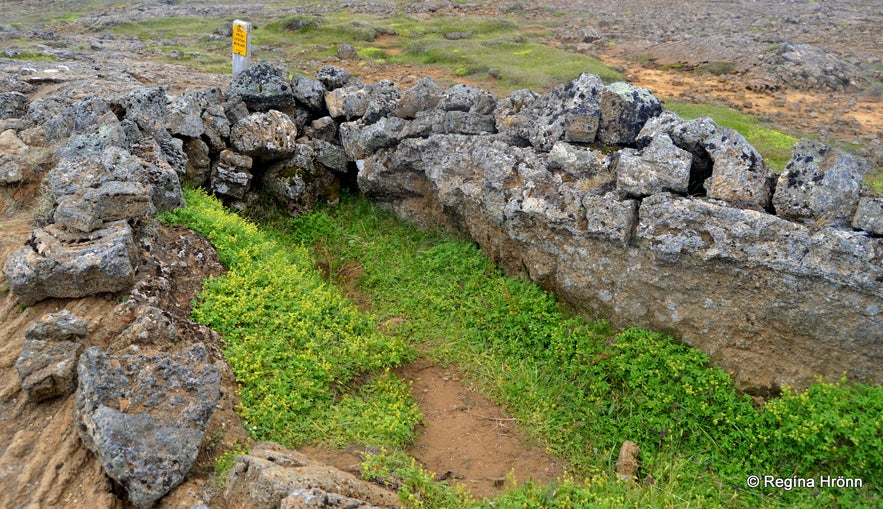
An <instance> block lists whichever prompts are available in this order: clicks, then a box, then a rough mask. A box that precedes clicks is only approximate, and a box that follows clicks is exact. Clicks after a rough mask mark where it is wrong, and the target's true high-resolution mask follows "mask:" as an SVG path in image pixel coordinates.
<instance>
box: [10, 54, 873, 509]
mask: <svg viewBox="0 0 883 509" xmlns="http://www.w3.org/2000/svg"><path fill="white" fill-rule="evenodd" d="M0 112H2V117H3V119H5V120H4V126H6V127H5V129H6V130H5V131H3V133H2V134H0V141H2V144H0V148H2V151H0V162H2V163H3V164H2V167H0V184H3V185H19V184H21V183H23V182H27V181H40V180H42V186H43V189H44V192H45V193H46V195H47V196H49V197H51V201H52V203H51V207H50V209H51V210H48V211H46V212H45V214H44V216H43V217H42V218H41V219H42V222H43V225H42V226H40V227H37V228H35V229H34V230H33V232H32V234H31V237H30V239H29V240H28V241H27V243H26V245H25V246H22V247H21V249H19V250H18V251H16V252H15V253H14V254H13V255H12V256H11V257H10V258H9V259H8V260H6V263H5V273H6V278H7V281H8V284H9V288H10V289H11V291H12V292H13V293H14V294H15V295H16V296H17V298H18V299H19V300H20V302H21V303H23V304H28V305H29V304H33V303H36V302H38V301H40V300H43V299H46V298H78V297H83V296H87V295H93V294H99V293H105V292H121V291H126V290H128V289H130V288H131V286H132V285H133V282H134V274H135V271H136V269H137V264H138V259H139V256H138V253H139V249H140V248H139V247H138V243H137V242H136V241H135V237H134V236H133V235H134V234H133V231H134V230H136V229H137V228H138V227H139V226H138V224H139V221H140V220H141V219H142V218H144V217H145V216H148V215H151V214H153V213H156V212H160V211H165V210H170V209H173V208H175V207H179V206H181V205H183V203H184V202H183V198H182V194H181V185H182V183H185V184H187V185H192V186H204V187H207V188H209V189H210V190H212V191H213V192H214V193H216V194H217V195H219V196H221V197H223V198H224V199H225V201H226V202H227V204H228V205H230V206H232V207H234V208H238V209H240V210H242V209H246V208H248V207H250V206H252V205H253V204H254V203H255V202H256V201H257V200H258V199H259V190H263V191H264V192H266V193H269V194H270V195H271V196H273V197H275V198H276V199H277V200H278V201H279V203H280V204H281V205H282V206H283V207H285V209H286V210H288V212H289V213H291V214H292V215H299V214H302V213H304V212H305V211H307V210H309V209H310V208H311V207H312V206H314V205H315V204H316V203H318V202H331V203H333V202H334V201H335V200H337V198H338V196H339V191H340V187H341V186H342V185H357V186H358V189H359V190H360V191H361V192H362V193H364V195H365V196H366V197H368V199H369V200H371V201H372V202H373V203H375V204H377V205H378V206H380V207H381V208H384V209H386V210H389V211H392V212H393V213H395V214H396V215H397V216H399V217H401V218H403V219H405V220H408V221H413V222H415V223H417V224H420V225H423V226H425V227H427V228H442V229H445V230H448V231H450V232H453V233H456V234H458V235H462V236H465V237H467V238H469V239H471V240H472V241H474V242H475V243H477V244H478V245H479V246H480V247H481V248H482V249H483V250H484V251H485V252H486V253H487V254H488V255H490V256H491V257H492V258H493V259H494V261H495V262H496V263H498V264H499V265H500V266H501V267H503V268H504V269H505V270H506V271H507V272H508V273H510V274H516V275H519V274H520V275H524V276H526V277H529V278H530V279H532V280H533V281H535V282H537V283H538V284H540V285H541V286H542V287H543V288H546V289H548V290H550V291H553V292H555V293H556V294H557V295H558V296H559V297H560V298H561V299H563V300H564V301H566V302H567V303H569V304H571V305H572V306H574V307H575V308H577V309H578V310H581V311H584V312H586V313H589V314H593V315H595V316H600V317H605V318H607V319H609V320H610V321H611V322H613V323H614V324H615V325H620V326H632V325H634V326H642V327H648V328H651V329H655V330H660V331H665V332H670V333H672V334H673V335H675V336H676V337H679V338H681V339H682V340H683V341H684V342H686V343H688V344H690V345H692V346H694V347H696V348H700V349H702V350H704V351H705V352H707V353H708V354H709V355H710V356H711V358H712V359H713V360H714V361H715V362H716V363H717V364H718V365H719V366H721V367H722V368H724V369H725V370H727V371H728V372H730V373H731V374H732V375H733V376H734V378H735V380H736V382H737V385H738V386H739V387H740V388H742V389H743V390H746V391H748V392H751V393H758V394H769V393H774V392H775V391H776V390H777V389H778V388H779V387H781V386H785V385H790V386H797V387H800V386H805V385H807V384H808V383H810V382H812V381H813V380H814V378H815V377H817V376H823V377H826V378H829V379H836V378H839V377H841V376H842V375H844V374H845V375H847V376H848V377H850V378H851V379H854V380H860V381H865V382H869V383H876V384H879V383H883V368H881V366H883V263H881V262H883V238H881V235H883V198H881V197H879V196H874V195H872V194H871V193H870V192H868V191H867V190H866V189H863V188H862V179H863V177H864V175H865V173H866V172H867V171H868V169H869V168H868V164H867V163H866V162H865V161H864V160H861V159H858V158H856V157H853V156H851V155H849V154H846V153H843V152H839V151H836V150H833V149H831V148H830V147H827V146H824V145H822V144H820V143H818V142H814V141H806V140H805V141H801V142H800V143H799V144H797V145H796V146H795V148H794V154H793V156H792V158H791V160H790V162H789V163H788V165H787V167H786V169H785V171H784V172H783V173H782V174H781V175H775V174H773V173H772V172H771V171H770V170H769V169H768V167H767V166H766V164H765V163H764V160H763V157H762V156H761V155H760V154H759V153H758V152H757V151H756V150H755V149H754V148H753V147H752V146H751V145H749V144H748V143H747V142H746V141H745V139H744V138H743V137H742V136H741V135H740V134H739V133H737V132H735V131H733V130H732V129H728V128H725V127H721V126H718V125H717V124H715V123H714V122H713V121H712V120H710V119H708V118H700V119H696V120H689V121H688V120H683V119H681V118H679V117H678V116H677V115H675V114H673V113H671V112H668V111H665V110H664V108H663V106H662V104H661V103H660V102H659V100H657V99H656V98H655V97H654V96H653V95H651V94H650V92H648V91H647V90H644V89H639V88H636V87H634V86H632V85H629V84H626V83H614V84H610V85H604V84H603V83H602V82H601V80H600V79H599V78H598V77H596V76H593V75H589V74H583V75H581V76H579V77H578V78H576V79H575V80H573V81H572V82H570V83H567V84H564V85H560V86H558V87H555V88H553V89H552V90H550V91H548V92H546V93H544V94H536V93H534V92H531V91H528V90H519V91H516V92H513V93H512V94H511V95H510V96H509V97H505V98H499V97H497V96H496V95H494V94H492V93H490V92H487V91H484V90H481V89H479V88H476V87H471V86H466V85H454V86H452V87H449V88H442V87H440V86H439V85H438V84H437V83H436V82H435V81H433V80H432V79H431V78H425V79H422V80H420V81H418V82H417V83H416V84H415V85H414V86H413V87H411V88H408V89H406V90H402V89H400V88H399V87H397V86H396V85H395V84H394V83H392V82H390V81H381V82H378V83H374V84H365V83H362V82H360V81H359V80H358V79H355V78H353V77H352V76H350V74H349V73H348V72H347V71H346V70H344V69H340V68H336V67H325V68H323V69H322V70H321V71H320V72H319V74H318V75H317V77H316V79H312V78H307V77H303V76H299V75H296V76H294V78H292V79H289V77H288V74H287V71H285V70H283V69H278V68H276V67H274V66H272V65H270V64H268V63H266V62H262V63H259V64H257V65H255V66H253V67H252V68H250V69H249V70H247V71H246V72H243V73H241V74H240V75H238V76H237V77H236V78H235V79H234V80H233V82H232V84H231V85H230V86H229V88H227V89H226V90H220V89H218V88H208V89H204V90H194V91H189V92H186V93H184V94H183V95H181V96H177V97H175V96H170V95H169V94H168V93H167V92H166V90H165V89H164V88H162V87H135V88H132V87H129V88H126V89H125V90H121V91H117V92H116V93H115V94H112V96H110V95H108V94H103V95H92V96H89V97H86V98H84V99H81V100H76V101H67V102H66V101H64V99H62V98H60V97H55V96H49V97H44V98H41V99H36V100H33V101H29V100H28V98H27V97H26V96H24V95H23V94H20V93H18V92H7V93H0ZM32 144H34V145H36V144H43V145H46V146H51V147H55V154H54V161H55V162H54V165H53V166H52V168H51V169H49V170H48V171H46V172H43V171H42V170H41V168H39V167H37V166H36V165H34V164H32V162H30V161H29V159H28V158H27V157H26V156H25V154H26V153H27V150H28V146H29V145H32ZM141 315H142V317H141V318H139V319H138V320H136V322H137V323H134V324H133V325H132V326H131V327H130V329H131V328H135V329H137V330H134V329H133V331H132V332H130V333H131V334H132V335H133V337H135V336H138V337H139V338H140V337H141V336H144V335H145V334H146V335H156V334H159V335H165V336H168V337H173V336H174V335H175V330H174V325H173V324H171V323H167V322H168V321H167V320H166V321H164V318H163V316H162V313H161V311H160V310H156V309H155V308H153V310H151V309H150V308H148V309H146V310H144V312H143V313H142V314H141ZM142 322H143V323H142ZM26 335H27V341H26V343H25V347H24V351H23V352H22V356H21V358H20V359H19V362H18V363H16V368H17V369H18V371H19V374H20V377H21V380H22V387H23V388H24V389H25V391H26V392H27V394H28V396H29V398H31V399H32V400H34V401H41V400H44V399H47V398H52V397H55V396H59V395H63V394H69V393H70V392H72V391H74V389H75V388H76V390H77V398H76V400H77V404H76V412H77V422H78V423H79V424H78V425H79V433H80V436H81V438H82V440H83V442H84V443H85V444H86V446H87V447H88V448H89V449H91V450H92V451H93V452H94V453H95V454H96V456H98V457H99V459H100V460H101V463H102V466H103V467H104V469H105V471H106V472H107V473H108V475H110V476H111V477H112V478H114V479H115V480H116V481H117V482H119V483H120V484H121V485H122V486H124V487H125V488H126V490H127V492H128V494H129V498H130V501H131V502H132V503H133V504H135V505H136V506H138V507H149V506H151V505H152V504H153V503H154V502H155V501H156V500H158V499H159V498H161V497H162V496H163V495H164V494H165V493H167V492H168V491H169V490H171V489H172V488H174V487H175V486H176V485H177V484H178V483H180V482H181V480H182V479H183V477H184V476H185V475H186V473H187V471H188V470H189V469H190V467H191V466H192V464H193V461H194V459H195V457H196V453H197V452H198V446H199V443H200V441H201V440H202V438H203V435H204V431H205V424H206V421H207V420H208V417H209V416H210V415H211V413H212V412H213V405H214V401H217V398H218V386H219V385H218V384H219V377H218V372H217V368H216V367H215V366H213V365H211V364H209V363H207V361H206V354H205V349H204V347H203V346H202V345H200V344H195V345H189V346H186V347H183V346H182V347H181V348H179V349H178V351H176V352H174V353H149V354H148V353H140V354H139V353H137V352H135V353H128V354H122V355H109V354H108V353H106V352H104V351H102V350H101V349H99V348H95V347H92V348H86V346H87V343H85V339H84V338H85V336H86V330H85V326H84V325H83V324H82V323H80V322H79V321H78V319H77V318H76V317H73V316H68V315H65V314H62V315H57V316H56V315H53V316H48V317H44V319H43V320H42V321H41V322H38V323H36V324H34V326H33V327H32V328H31V329H29V332H28V333H27V334H26ZM141 339H142V340H143V339H144V338H141ZM169 384H171V385H173V386H174V391H173V392H175V393H176V394H177V396H176V397H175V398H172V399H170V400H163V399H162V397H161V395H162V394H164V393H166V392H169V387H171V385H169ZM122 400H125V401H126V404H127V405H129V410H126V409H124V408H123V406H121V405H122V403H121V401H122ZM118 409H121V410H118ZM182 415H183V416H184V417H181V416H182ZM121 443H126V444H129V445H131V447H126V448H121V446H120V444H121ZM236 489H239V490H240V491H248V490H247V489H246V488H242V487H241V486H240V487H239V488H236ZM264 495H266V493H264ZM264 495H261V496H264ZM274 500H275V499H274ZM274 503H275V502H274Z"/></svg>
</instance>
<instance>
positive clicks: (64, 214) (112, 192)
mask: <svg viewBox="0 0 883 509" xmlns="http://www.w3.org/2000/svg"><path fill="white" fill-rule="evenodd" d="M152 211H153V209H152V205H151V197H150V189H149V188H148V187H147V186H145V185H144V184H141V183H139V182H131V181H125V182H120V181H115V180H111V181H108V182H105V183H103V184H101V185H100V186H99V187H97V188H90V189H87V190H86V191H85V192H83V193H82V194H80V193H77V194H71V195H66V196H62V197H60V198H59V199H58V206H57V207H56V209H55V214H54V216H53V217H54V220H55V222H56V223H59V224H61V225H63V226H65V227H67V228H73V229H76V230H79V231H82V232H91V231H93V230H96V229H98V228H100V227H101V226H102V225H103V224H104V223H105V222H106V221H118V220H121V219H133V218H141V217H144V216H146V215H148V214H150V213H152Z"/></svg>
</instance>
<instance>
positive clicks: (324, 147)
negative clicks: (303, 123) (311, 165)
mask: <svg viewBox="0 0 883 509" xmlns="http://www.w3.org/2000/svg"><path fill="white" fill-rule="evenodd" d="M309 145H310V147H312V149H313V151H314V152H315V153H316V162H318V163H319V164H321V165H322V166H324V167H326V168H328V169H329V170H331V171H334V172H337V173H346V172H347V170H348V169H349V168H348V162H349V159H348V158H347V155H346V151H345V150H344V149H343V147H341V146H340V145H334V144H333V143H328V142H327V141H324V140H322V139H313V140H310V143H309Z"/></svg>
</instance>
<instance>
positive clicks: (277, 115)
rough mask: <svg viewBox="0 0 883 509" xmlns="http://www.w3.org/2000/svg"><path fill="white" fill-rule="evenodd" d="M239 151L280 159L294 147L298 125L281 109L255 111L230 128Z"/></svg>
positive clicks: (235, 146)
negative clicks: (262, 111)
mask: <svg viewBox="0 0 883 509" xmlns="http://www.w3.org/2000/svg"><path fill="white" fill-rule="evenodd" d="M230 139H231V141H232V142H233V147H234V148H235V149H236V151H237V152H240V153H242V154H245V155H248V156H251V157H256V158H259V159H280V158H282V157H285V156H287V155H288V154H291V153H292V152H293V151H294V144H295V140H296V139H297V126H296V125H295V124H294V121H292V120H291V117H289V116H288V115H286V114H285V113H282V112H281V111H276V110H270V111H268V112H266V113H255V114H253V115H251V116H249V117H247V118H244V119H242V120H240V121H239V122H237V123H236V124H235V125H234V126H233V128H232V129H231V130H230Z"/></svg>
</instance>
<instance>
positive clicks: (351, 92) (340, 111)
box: [325, 85, 370, 120]
mask: <svg viewBox="0 0 883 509" xmlns="http://www.w3.org/2000/svg"><path fill="white" fill-rule="evenodd" d="M369 99H370V98H369V90H368V89H367V88H365V87H360V86H356V85H351V86H346V87H342V88H335V89H330V91H329V92H328V93H327V94H325V107H326V108H327V109H328V114H329V115H331V116H332V117H334V118H340V117H345V118H346V119H347V120H352V119H354V118H359V117H361V116H363V115H364V114H365V112H366V111H367V110H368V101H369Z"/></svg>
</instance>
